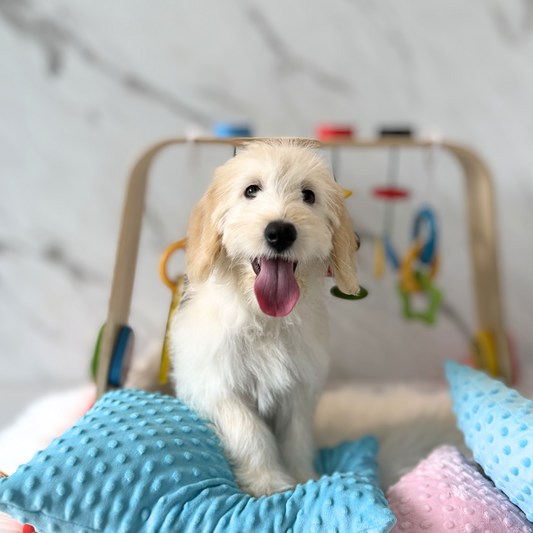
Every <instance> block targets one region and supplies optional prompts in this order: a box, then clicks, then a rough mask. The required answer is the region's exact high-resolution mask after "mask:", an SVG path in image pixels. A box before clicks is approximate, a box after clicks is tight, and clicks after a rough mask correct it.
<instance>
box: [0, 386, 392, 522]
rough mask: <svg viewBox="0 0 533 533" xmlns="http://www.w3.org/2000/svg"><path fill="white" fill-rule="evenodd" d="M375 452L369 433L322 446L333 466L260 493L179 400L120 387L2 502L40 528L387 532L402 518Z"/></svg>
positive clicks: (17, 476) (6, 486)
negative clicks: (245, 487) (382, 482)
mask: <svg viewBox="0 0 533 533" xmlns="http://www.w3.org/2000/svg"><path fill="white" fill-rule="evenodd" d="M376 453H377V442H376V440H375V439H374V438H372V437H366V438H364V439H362V440H361V441H358V442H355V443H345V444H342V445H340V446H338V447H337V448H334V449H326V450H322V451H321V452H320V453H319V456H318V459H317V467H318V468H320V469H321V470H322V472H321V473H324V474H326V476H323V477H322V478H321V479H320V480H318V481H309V482H308V483H306V484H305V485H298V486H297V487H296V488H295V489H294V490H292V491H288V492H285V493H281V494H274V495H272V496H269V497H262V498H259V499H255V498H252V497H251V496H249V495H247V494H243V493H242V492H241V491H240V490H239V488H238V486H237V484H236V482H235V479H234V476H233V474H232V471H231V467H230V465H229V463H228V462H227V460H226V459H225V457H224V455H223V452H222V447H221V444H220V442H219V440H218V438H217V436H216V434H215V433H214V431H213V430H212V429H211V427H210V425H209V424H208V423H207V422H206V421H204V420H202V419H200V418H199V417H198V416H197V415H196V414H195V413H194V412H192V411H191V410H189V409H188V407H187V406H186V405H184V404H183V403H182V402H180V400H178V399H176V398H173V397H169V396H161V395H159V394H150V393H145V392H142V391H136V390H119V391H113V392H109V393H108V394H106V395H105V396H104V397H103V398H102V399H101V400H100V401H99V402H97V403H96V405H95V406H94V407H93V408H92V409H91V410H90V411H89V412H88V413H87V414H86V416H84V417H83V418H82V419H81V420H80V421H79V422H78V423H77V424H76V425H75V426H74V427H73V428H71V429H70V430H68V431H67V432H66V433H65V434H64V435H63V436H62V437H60V438H58V439H56V440H55V441H53V442H52V444H51V445H50V446H49V447H48V448H46V449H45V450H44V451H41V452H38V453H37V454H36V455H35V456H34V457H33V459H32V460H31V461H30V462H29V463H28V464H26V465H23V466H21V467H19V469H18V470H17V471H16V472H15V473H14V474H13V475H12V476H10V477H9V478H7V479H2V480H0V512H4V513H7V514H9V515H10V516H12V517H13V518H16V519H17V520H18V521H19V522H21V523H23V524H31V525H32V526H34V527H35V529H36V530H37V531H38V532H40V533H43V532H46V533H92V532H106V533H166V532H169V533H170V532H172V533H176V532H180V533H182V532H195V533H197V532H212V531H213V532H214V531H216V532H217V533H222V532H226V533H237V532H239V533H241V532H243V531H247V532H269V533H270V532H277V531H280V532H281V531H292V533H299V532H302V533H303V532H305V533H307V532H333V531H342V532H368V533H387V532H388V531H389V530H390V529H391V528H392V526H393V525H394V523H395V522H396V520H395V518H394V515H393V513H392V511H391V510H390V509H389V507H388V504H387V501H386V500H385V498H384V496H383V493H382V492H381V489H379V487H378V484H377V463H376V460H375V456H376ZM344 469H346V470H345V471H344V472H342V473H341V472H340V470H344Z"/></svg>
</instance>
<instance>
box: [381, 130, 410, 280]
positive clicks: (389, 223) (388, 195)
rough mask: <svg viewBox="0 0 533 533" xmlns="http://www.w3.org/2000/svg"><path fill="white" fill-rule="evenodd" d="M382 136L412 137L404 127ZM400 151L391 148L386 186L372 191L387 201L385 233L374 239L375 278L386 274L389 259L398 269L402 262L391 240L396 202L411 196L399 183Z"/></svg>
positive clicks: (385, 131)
mask: <svg viewBox="0 0 533 533" xmlns="http://www.w3.org/2000/svg"><path fill="white" fill-rule="evenodd" d="M380 135H381V137H382V138H383V137H391V136H394V137H405V136H407V137H410V136H411V130H410V129H406V128H402V129H389V128H387V129H382V130H381V131H380ZM399 163H400V152H399V147H398V146H391V147H390V148H389V158H388V170H387V183H386V185H384V186H380V187H376V188H374V189H373V191H372V195H373V196H374V198H377V199H379V200H382V201H384V202H385V206H384V210H383V234H382V236H378V237H375V239H374V268H373V275H374V278H375V279H381V278H382V277H383V275H384V274H385V266H386V263H387V261H388V262H389V263H390V266H391V267H392V268H393V270H398V268H399V266H400V262H399V260H398V255H397V254H396V252H395V250H394V247H393V245H392V241H391V234H392V229H393V224H394V202H396V201H399V200H405V199H407V198H409V196H410V192H409V190H408V189H405V188H403V187H400V186H399V185H398V175H399V168H400V167H399Z"/></svg>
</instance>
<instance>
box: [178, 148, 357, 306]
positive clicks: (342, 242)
mask: <svg viewBox="0 0 533 533" xmlns="http://www.w3.org/2000/svg"><path fill="white" fill-rule="evenodd" d="M357 248H358V241H357V240H356V237H355V234H354V232H353V229H352V222H351V220H350V217H349V215H348V212H347V210H346V207H345V205H344V194H343V189H342V188H341V187H340V186H339V185H338V184H337V183H335V181H334V180H333V178H332V177H331V175H330V174H329V172H328V170H327V168H326V165H325V164H324V162H323V161H322V159H321V158H320V157H319V156H318V155H317V154H316V153H315V152H314V151H313V150H312V149H310V148H309V147H307V146H305V145H302V144H301V143H300V142H297V141H294V140H293V141H291V140H281V139H277V140H270V141H268V142H266V141H256V142H253V143H250V144H249V145H248V146H247V147H246V149H245V150H244V151H242V152H241V153H239V154H238V155H237V156H236V157H234V158H232V159H230V160H229V161H228V162H227V163H226V164H225V165H223V166H222V167H220V168H218V169H217V171H216V173H215V178H214V180H213V182H212V184H211V186H210V187H209V189H208V191H207V193H206V194H205V196H204V197H203V198H202V200H201V201H200V202H199V203H198V204H197V205H196V207H195V208H194V210H193V213H192V215H191V219H190V223H189V232H188V242H187V273H188V276H189V279H190V280H191V281H192V282H202V281H205V280H206V279H207V278H208V277H209V276H210V275H211V273H212V272H213V271H214V270H215V269H216V268H217V267H220V268H221V269H222V268H224V269H225V271H226V272H229V271H231V272H233V273H236V274H237V275H238V276H239V279H240V281H241V283H242V284H244V288H245V290H247V291H248V292H249V293H250V294H251V293H252V289H253V293H254V294H255V297H256V298H257V302H258V304H259V307H260V308H261V310H262V311H263V312H264V313H266V314H267V315H270V316H286V315H287V314H289V313H290V312H291V310H292V309H293V307H294V306H295V304H296V302H297V301H298V298H299V296H300V285H302V284H305V280H306V279H308V278H309V276H311V275H315V276H318V275H319V276H324V275H325V274H326V270H327V267H328V265H330V266H331V269H332V271H333V275H334V277H335V279H336V282H337V284H338V286H339V288H340V289H341V291H342V292H344V293H347V294H357V293H358V291H359V284H358V282H357V276H356V271H355V256H356V251H357Z"/></svg>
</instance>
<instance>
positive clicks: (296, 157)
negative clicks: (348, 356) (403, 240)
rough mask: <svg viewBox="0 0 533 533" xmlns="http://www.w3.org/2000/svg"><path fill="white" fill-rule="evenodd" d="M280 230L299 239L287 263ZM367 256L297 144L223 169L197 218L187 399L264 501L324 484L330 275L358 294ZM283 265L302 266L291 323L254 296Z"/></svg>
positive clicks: (181, 315)
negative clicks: (274, 229)
mask: <svg viewBox="0 0 533 533" xmlns="http://www.w3.org/2000/svg"><path fill="white" fill-rule="evenodd" d="M250 185H259V186H260V187H261V192H259V193H258V194H257V197H256V198H253V199H249V198H246V197H245V196H244V191H245V190H246V188H247V187H248V186H250ZM304 189H311V190H312V191H313V192H314V193H315V197H316V202H315V203H314V204H313V205H310V204H306V203H305V202H304V201H303V196H302V191H303V190H304ZM276 220H284V221H286V222H291V223H292V224H294V226H295V227H296V230H297V233H298V237H297V240H296V242H295V243H294V244H293V246H292V247H290V248H289V249H288V250H286V251H285V252H283V253H282V254H275V253H274V252H273V251H272V250H271V249H270V248H269V247H268V246H267V243H266V241H265V238H264V231H265V228H266V226H267V225H268V224H269V223H270V222H272V221H276ZM356 249H357V242H356V239H355V236H354V233H353V229H352V224H351V221H350V218H349V216H348V213H347V211H346V208H345V206H344V196H343V190H342V188H341V187H340V186H339V185H337V183H335V181H334V180H333V179H332V177H331V175H330V174H329V173H328V171H327V168H326V166H325V164H324V162H323V161H322V159H321V158H320V157H319V156H318V155H317V154H316V153H315V152H314V151H313V150H311V149H310V148H308V147H305V146H301V145H299V144H298V143H295V142H293V141H287V140H275V141H270V142H254V143H251V144H250V145H249V146H248V147H247V148H246V149H245V150H244V151H243V152H242V153H240V154H239V155H237V156H236V157H234V158H233V159H231V160H230V161H228V162H227V163H226V164H225V165H224V166H222V167H220V168H219V169H217V171H216V174H215V178H214V180H213V182H212V184H211V186H210V187H209V190H208V191H207V193H206V194H205V196H204V197H203V198H202V200H201V201H200V202H199V204H198V205H197V206H196V207H195V209H194V211H193V213H192V215H191V220H190V223H189V231H188V243H187V275H188V286H187V289H186V295H185V299H184V302H183V303H182V305H181V306H180V308H179V310H178V313H177V314H176V318H175V321H174V323H173V324H172V327H171V333H170V335H171V341H172V350H173V376H174V382H175V385H176V392H177V395H178V396H180V397H181V398H182V399H184V400H185V401H186V402H189V403H190V404H191V405H192V406H193V407H194V408H195V409H196V410H197V411H198V412H200V413H201V414H202V415H203V416H205V417H207V418H209V419H210V420H212V421H213V423H214V425H215V428H216V430H217V432H218V434H219V436H220V437H221V439H222V441H223V443H224V445H225V448H226V451H227V453H228V455H229V457H230V459H231V461H232V462H233V465H234V468H235V475H236V479H237V482H238V483H239V485H240V487H241V488H242V490H244V491H245V492H248V493H250V494H252V495H253V496H257V497H259V496H261V495H264V494H272V493H274V492H279V491H283V490H286V489H289V488H291V487H294V486H295V485H296V483H303V482H306V481H307V480H309V479H310V478H313V477H314V476H315V472H314V469H313V456H314V446H313V438H312V419H313V415H314V411H315V407H316V404H317V401H318V398H319V396H320V393H321V390H322V385H323V382H324V379H325V377H326V374H327V370H328V365H329V357H328V353H327V340H328V331H327V314H326V309H325V303H324V298H325V286H324V281H325V274H326V271H327V268H328V266H331V267H332V269H333V273H334V275H335V277H336V280H337V283H338V285H339V287H340V288H341V290H343V291H344V292H347V293H351V294H354V293H356V292H357V291H358V290H359V285H358V283H357V278H356V273H355V254H356ZM275 255H279V256H281V257H283V258H285V259H287V260H290V261H297V262H298V266H297V268H296V272H295V277H296V280H297V282H298V285H299V286H300V292H301V295H300V299H299V301H298V303H297V304H296V306H295V308H294V309H293V311H292V312H291V313H290V314H289V315H288V316H286V317H283V318H272V317H270V316H267V315H265V314H263V313H262V312H261V310H260V309H259V306H258V303H257V301H256V298H255V295H254V292H253V286H254V281H255V277H256V276H255V274H254V272H253V269H252V266H251V262H252V260H253V259H254V258H256V257H265V256H266V257H273V256H275Z"/></svg>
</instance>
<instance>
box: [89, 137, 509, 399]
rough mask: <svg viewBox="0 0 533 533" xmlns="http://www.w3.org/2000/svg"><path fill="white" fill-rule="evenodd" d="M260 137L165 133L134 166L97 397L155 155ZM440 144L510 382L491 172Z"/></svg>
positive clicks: (123, 319)
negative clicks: (457, 171)
mask: <svg viewBox="0 0 533 533" xmlns="http://www.w3.org/2000/svg"><path fill="white" fill-rule="evenodd" d="M258 140H261V139H260V138H251V139H250V138H235V139H209V138H197V139H193V140H188V139H185V138H176V139H169V140H166V141H162V142H159V143H157V144H155V145H153V146H152V147H151V148H149V149H148V150H147V151H146V152H145V153H144V154H143V155H142V156H141V157H140V158H139V160H138V161H137V163H136V164H135V166H134V167H133V170H132V172H131V175H130V178H129V183H128V187H127V191H126V199H125V204H124V209H123V212H122V222H121V228H120V235H119V240H118V247H117V253H116V259H115V269H114V273H113V282H112V286H111V296H110V299H109V310H108V315H107V320H106V326H105V328H104V332H103V336H102V342H101V347H100V354H99V363H98V371H97V398H100V397H101V396H102V395H103V394H104V393H105V391H106V390H107V388H108V374H109V367H110V363H111V358H112V355H113V350H114V347H115V344H116V342H117V338H118V334H119V331H120V328H121V327H122V326H124V325H126V324H127V323H128V318H129V314H130V306H131V297H132V293H133V283H134V279H135V270H136V265H137V255H138V249H139V242H140V236H141V227H142V217H143V212H144V204H145V196H146V183H147V179H148V173H149V170H150V166H151V163H152V161H153V159H154V157H155V156H156V155H157V154H158V153H159V152H161V151H162V150H163V149H165V148H166V147H168V146H171V145H175V144H185V143H188V142H194V143H197V144H228V145H232V146H234V147H238V146H242V145H243V144H245V143H249V142H254V141H258ZM299 140H300V142H302V144H307V145H309V146H312V147H314V148H320V147H345V148H376V147H380V148H386V147H391V146H403V147H429V146H432V145H433V142H432V141H430V140H416V139H411V138H402V137H383V138H381V139H376V140H352V139H340V140H331V141H325V142H319V141H314V140H312V139H299ZM440 146H441V147H442V148H443V149H445V150H447V151H448V152H450V153H451V154H452V155H453V156H455V158H456V159H457V160H458V161H459V163H460V165H461V166H462V169H463V173H464V176H465V181H466V193H467V208H468V225H469V233H470V249H471V254H472V262H473V267H474V280H475V288H474V290H475V300H476V310H477V318H478V324H479V328H480V329H482V330H484V331H487V332H489V333H490V334H491V335H492V338H493V339H494V344H495V350H496V354H497V361H498V370H499V374H500V375H501V376H502V377H503V379H504V380H505V381H506V382H507V383H510V382H511V379H512V369H511V361H510V357H509V348H508V343H507V337H506V334H505V328H504V317H503V311H502V302H501V293H500V281H499V275H498V255H497V250H496V225H495V213H494V194H493V188H492V182H491V177H490V173H489V171H488V168H487V166H486V165H485V163H484V162H483V161H482V160H481V158H480V157H479V156H478V155H477V154H476V153H474V152H473V151H472V150H470V149H468V148H466V147H465V146H462V145H459V144H453V143H448V142H443V143H441V144H440Z"/></svg>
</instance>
